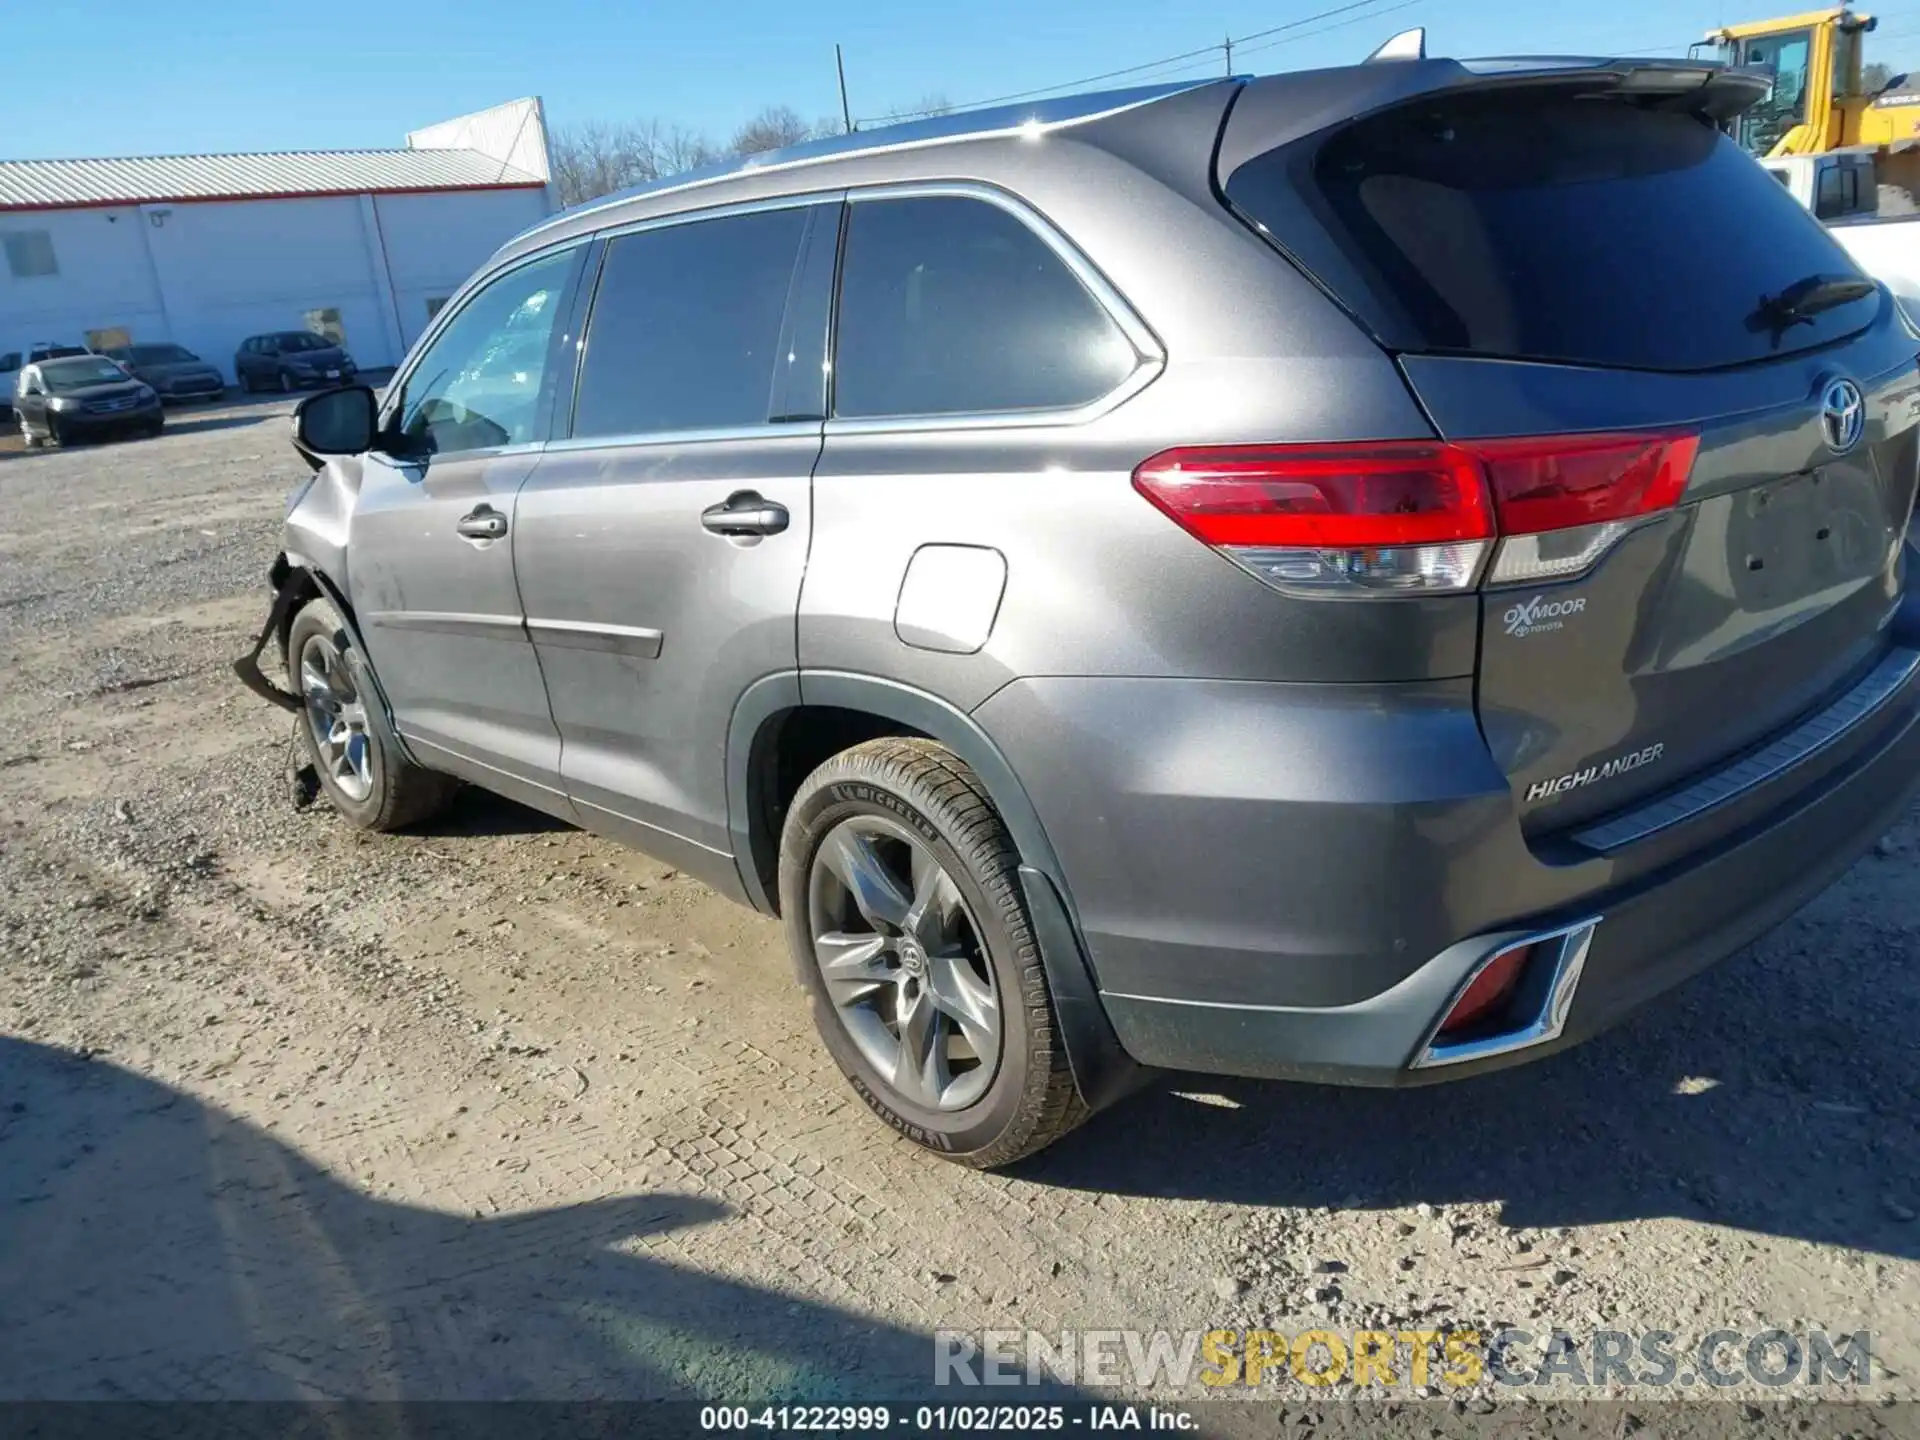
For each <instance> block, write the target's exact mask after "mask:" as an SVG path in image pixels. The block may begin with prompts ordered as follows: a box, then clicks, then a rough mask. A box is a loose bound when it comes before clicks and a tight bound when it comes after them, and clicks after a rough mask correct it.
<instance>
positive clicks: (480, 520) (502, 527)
mask: <svg viewBox="0 0 1920 1440" xmlns="http://www.w3.org/2000/svg"><path fill="white" fill-rule="evenodd" d="M453 528H454V529H455V530H457V531H459V532H460V533H461V534H462V535H464V536H466V537H467V539H469V540H498V539H499V538H500V537H501V536H502V535H504V534H506V533H507V517H506V516H504V515H502V514H501V513H500V512H499V511H498V510H496V509H494V508H493V507H492V506H491V505H477V506H475V507H474V508H473V509H472V510H470V511H468V512H467V513H466V514H465V515H462V516H461V517H460V519H459V521H458V523H456V524H455V525H454V527H453Z"/></svg>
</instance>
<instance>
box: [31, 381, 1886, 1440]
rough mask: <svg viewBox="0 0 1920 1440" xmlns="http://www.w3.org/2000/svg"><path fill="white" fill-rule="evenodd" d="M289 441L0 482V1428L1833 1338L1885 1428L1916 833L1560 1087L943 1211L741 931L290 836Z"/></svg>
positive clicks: (477, 822)
mask: <svg viewBox="0 0 1920 1440" xmlns="http://www.w3.org/2000/svg"><path fill="white" fill-rule="evenodd" d="M285 408H286V407H285V406H284V405H283V404H281V405H262V406H242V407H233V408H228V409H222V410H214V411H207V412H184V413H182V414H179V415H176V416H175V417H174V420H173V423H172V425H171V426H170V429H169V431H168V433H167V435H166V436H165V437H163V438H161V439H159V440H155V441H148V442H134V443H129V444H124V445H113V446H105V447H98V448H87V449H80V450H75V451H70V452H54V453H35V454H23V453H18V452H12V453H0V675H3V676H4V682H5V683H4V684H3V685H0V1295H4V1296H5V1297H6V1300H5V1302H4V1304H0V1399H6V1398H21V1397H41V1398H60V1397H90V1398H170V1397H200V1398H291V1397H301V1396H316V1395H318V1396H343V1397H369V1398H376V1399H378V1398H391V1397H396V1396H407V1397H414V1398H426V1397H444V1398H489V1397H501V1396H534V1395H538V1396H548V1397H560V1398H564V1397H585V1396H593V1397H626V1396H660V1395H679V1396H703V1397H706V1396H710V1397H714V1398H718V1399H729V1398H737V1397H739V1396H742V1395H745V1394H747V1393H760V1394H766V1393H774V1392H780V1393H787V1394H805V1393H824V1392H827V1391H835V1392H838V1393H845V1394H850V1395H859V1394H869V1395H888V1394H894V1393H906V1392H907V1391H909V1390H913V1391H918V1390H922V1389H924V1387H925V1384H926V1381H927V1379H928V1377H929V1374H930V1371H931V1354H932V1347H931V1345H930V1343H929V1341H928V1339H927V1336H928V1333H929V1332H930V1331H932V1330H933V1329H935V1328H936V1327H942V1326H951V1327H959V1328H965V1329H971V1330H975V1331H977V1330H979V1329H980V1328H981V1327H987V1326H993V1327H1021V1328H1032V1329H1037V1330H1042V1331H1047V1332H1050V1333H1053V1334H1056V1335H1057V1334H1058V1333H1059V1332H1060V1331H1062V1330H1064V1329H1111V1328H1119V1327H1138V1328H1143V1329H1148V1330H1156V1329H1169V1330H1174V1331H1185V1330H1189V1329H1206V1328H1215V1327H1247V1326H1257V1325H1264V1326H1271V1327H1273V1328H1276V1329H1279V1330H1282V1331H1284V1332H1286V1333H1288V1334H1293V1333H1295V1332H1297V1331H1299V1330H1300V1329H1302V1328H1306V1327H1310V1326H1313V1325H1320V1326H1325V1327H1329V1328H1334V1329H1341V1328H1353V1327H1362V1326H1378V1327H1379V1328H1385V1329H1396V1330H1397V1329H1431V1328H1448V1327H1451V1328H1470V1327H1473V1326H1479V1327H1481V1328H1492V1327H1497V1326H1499V1325H1501V1324H1506V1323H1512V1324H1518V1325H1521V1326H1528V1327H1532V1328H1534V1329H1537V1330H1545V1329H1546V1328H1548V1327H1550V1326H1552V1325H1561V1326H1565V1327H1567V1328H1569V1329H1571V1330H1573V1331H1575V1332H1576V1333H1582V1334H1584V1333H1586V1332H1590V1331H1592V1330H1594V1329H1597V1328H1616V1329H1622V1330H1631V1329H1647V1328H1654V1329H1670V1330H1674V1331H1677V1332H1680V1334H1681V1335H1682V1336H1683V1337H1684V1336H1690V1335H1698V1334H1703V1333H1705V1332H1706V1331H1708V1330H1711V1329H1713V1328H1716V1327H1717V1326H1721V1325H1724V1326H1726V1327H1727V1328H1730V1329H1735V1330H1741V1331H1755V1330H1761V1329H1765V1328H1769V1327H1772V1326H1781V1327H1784V1328H1787V1329H1789V1330H1796V1331H1807V1330H1811V1329H1826V1330H1830V1331H1841V1332H1851V1331H1855V1330H1859V1329H1862V1328H1865V1329H1868V1330H1871V1331H1872V1332H1873V1349H1874V1355H1875V1367H1874V1370H1873V1374H1872V1381H1871V1385H1870V1386H1869V1387H1868V1390H1867V1398H1869V1399H1871V1400H1885V1399H1888V1398H1892V1397H1900V1398H1909V1397H1913V1396H1914V1395H1915V1393H1916V1388H1917V1387H1920V1264H1916V1260H1917V1259H1920V1222H1916V1219H1915V1213H1916V1211H1920V1125H1917V1124H1916V1122H1917V1121H1920V1088H1917V1087H1920V1055H1917V1054H1916V1047H1917V1042H1916V1036H1917V1035H1920V1029H1916V1026H1915V1022H1914V1016H1915V1013H1916V1001H1920V976H1917V975H1916V969H1915V965H1914V954H1915V946H1916V939H1920V883H1917V882H1920V815H1915V816H1909V817H1908V819H1907V821H1906V822H1905V823H1904V824H1902V825H1901V826H1900V827H1898V828H1897V829H1896V830H1895V831H1894V833H1893V834H1891V835H1890V836H1888V837H1887V838H1886V839H1885V840H1884V841H1882V842H1881V844H1880V845H1879V847H1878V848H1877V850H1876V851H1875V852H1874V853H1872V854H1871V855H1869V856H1868V857H1867V858H1865V859H1863V860H1862V861H1861V862H1860V863H1859V864H1858V865H1857V866H1856V867H1855V868H1854V869H1853V870H1852V871H1851V872H1850V873H1849V874H1848V875H1847V876H1846V877H1845V878H1844V879H1843V880H1842V881H1841V882H1840V883H1839V884H1837V885H1836V886H1835V887H1834V888H1833V889H1832V890H1831V891H1830V892H1828V893H1827V894H1826V895H1824V896H1823V897H1821V898H1820V899H1819V900H1817V901H1816V902H1815V903H1814V904H1813V905H1811V906H1810V907H1809V908H1808V909H1807V910H1806V911H1805V912H1803V913H1802V914H1801V915H1799V916H1798V917H1797V918H1795V919H1794V920H1792V921H1790V922H1789V923H1787V924H1786V925H1784V926H1782V927H1781V928H1780V929H1779V930H1777V931H1776V932H1775V933H1773V934H1772V935H1770V936H1768V937H1767V938H1766V939H1764V940H1762V941H1761V942H1759V943H1758V944H1756V945H1755V946H1753V947H1752V948H1751V949H1750V950H1748V951H1747V952H1746V953H1744V954H1742V955H1740V956H1738V957H1736V958H1735V959H1733V960H1731V961H1729V962H1728V963H1727V964H1726V965H1724V966H1722V967H1721V968H1720V969H1719V970H1717V971H1716V972H1714V973H1712V974H1710V975H1708V976H1705V977H1703V978H1702V979H1700V980H1699V981H1697V982H1695V983H1694V984H1692V985H1691V986H1690V987H1688V988H1687V989H1685V990H1684V991H1682V992H1681V993H1679V994H1678V995H1676V996H1674V997H1671V999H1670V1000H1669V1001H1668V1002H1667V1003H1665V1004H1664V1005H1662V1006H1660V1007H1658V1008H1657V1009H1656V1010H1655V1011H1653V1012H1651V1013H1649V1014H1647V1015H1646V1016H1645V1017H1643V1018H1642V1019H1640V1020H1639V1021H1637V1022H1636V1023H1633V1024H1631V1025H1629V1026H1627V1027H1625V1028H1623V1029H1622V1030H1620V1031H1618V1032H1616V1033H1615V1034H1613V1035H1611V1036H1609V1037H1606V1038H1604V1039H1602V1040H1600V1041H1597V1042H1595V1043H1593V1044H1590V1045H1588V1046H1586V1047H1584V1048H1582V1049H1580V1050H1577V1051H1574V1052H1571V1053H1568V1054H1566V1055H1563V1056H1560V1057H1557V1058H1554V1059H1551V1060H1548V1061H1546V1062H1543V1063H1541V1064H1539V1065H1536V1066H1532V1067H1529V1068H1526V1069H1524V1070H1520V1071H1516V1072H1510V1073H1508V1074H1506V1075H1503V1076H1497V1077H1491V1078H1488V1079H1484V1080H1478V1081H1469V1082H1465V1083H1462V1084H1458V1085H1455V1086H1451V1087H1443V1088H1440V1089H1433V1090H1424V1091H1418V1092H1413V1093H1406V1094H1385V1093H1372V1092H1342V1091H1335V1090H1324V1089H1316V1088H1308V1087H1301V1086H1287V1085H1268V1084H1254V1083H1246V1082H1239V1081H1220V1080H1206V1079H1175V1080H1169V1081H1166V1082H1164V1083H1159V1084H1156V1085H1154V1086H1153V1087H1151V1088H1150V1089H1149V1090H1148V1091H1147V1092H1146V1093H1144V1094H1142V1095H1140V1096H1138V1097H1137V1098H1135V1099H1134V1100H1132V1101H1130V1102H1128V1103H1127V1104H1126V1105H1125V1106H1124V1107H1122V1108H1121V1109H1119V1110H1116V1111H1112V1112H1109V1113H1107V1114H1105V1115H1103V1116H1100V1117H1097V1118H1096V1119H1095V1120H1094V1121H1093V1122H1092V1123H1091V1124H1090V1125H1088V1126H1087V1127H1086V1128H1085V1129H1084V1130H1083V1131H1081V1132H1080V1133H1079V1134H1077V1135H1076V1136H1074V1137H1072V1138H1071V1139H1070V1140H1069V1141H1068V1142H1066V1143H1065V1144H1063V1145H1061V1146H1059V1147H1058V1148H1057V1149H1056V1150H1054V1151H1052V1152H1050V1153H1049V1154H1047V1155H1045V1156H1042V1157H1039V1158H1038V1159H1037V1160H1035V1161H1033V1162H1029V1163H1028V1164H1027V1165H1026V1166H1024V1167H1023V1168H1021V1169H1020V1171H1019V1172H1018V1173H1016V1174H1011V1175H979V1174H974V1173H970V1172H967V1171H964V1170H961V1169H958V1168H956V1167H953V1166H950V1165H946V1164H943V1163H940V1162H938V1161H937V1160H933V1159H931V1158H928V1157H924V1156H922V1155H921V1154H919V1153H917V1152H916V1151H914V1150H912V1149H911V1148H909V1147H908V1146H906V1145H905V1144H904V1143H902V1142H900V1141H898V1140H896V1139H895V1138H894V1137H893V1136H892V1135H891V1133H890V1132H888V1131H887V1130H886V1129H885V1128H884V1127H882V1126H880V1125H879V1124H877V1123H876V1122H874V1121H873V1120H872V1119H870V1118H869V1117H868V1115H867V1113H866V1112H865V1111H864V1110H863V1109H862V1107H861V1106H860V1105H859V1104H857V1103H856V1102H855V1101H854V1100H853V1098H852V1097H851V1095H850V1093H849V1092H848V1091H847V1089H846V1088H845V1087H844V1085H843V1084H842V1083H841V1081H840V1080H839V1078H838V1076H837V1075H836V1074H835V1073H834V1072H833V1071H832V1069H831V1067H830V1065H829V1064H828V1063H827V1061H826V1060H825V1059H824V1057H823V1055H822V1052H821V1050H820V1048H819V1046H818V1045H817V1043H816V1041H815V1038H814V1036H813V1033H812V1030H811V1028H810V1025H809V1022H808V1020H807V1017H806V1014H805V1011H804V1007H803V1005H802V1003H801V1000H800V997H799V994H798V992H797V991H796V990H795V988H794V987H793V984H792V982H791V979H790V974H789V970H788V967H787V961H786V959H785V957H784V953H783V951H782V948H781V943H780V937H779V934H778V931H777V928H776V926H775V925H774V924H773V923H771V922H769V921H766V920H764V919H761V918H759V917H756V916H754V915H752V914H749V913H748V912H746V911H744V910H741V909H738V908H735V907H733V906H731V905H729V904H728V903H727V902H725V901H722V900H721V899H719V898H718V897H716V896H715V895H713V894H712V893H710V892H708V891H707V890H705V889H704V888H703V887H701V886H699V885H698V884H696V883H694V882H692V881H689V880H687V879H685V878H684V877H682V876H679V875H677V874H676V873H675V872H674V871H672V870H671V869H668V868H666V867H664V866H662V865H661V864H659V863H657V862H655V861H652V860H650V859H648V858H647V857H646V856H643V855H640V854H637V853H634V852H632V851H628V850H623V849H620V848H618V847H617V846H615V845H613V844H611V843H609V842H606V841H602V840H599V839H596V838H594V837H591V836H588V835H585V834H582V833H579V832H576V831H573V830H570V829H566V828H563V827H560V826H557V825H555V824H554V823H552V822H549V821H547V820H545V819H542V818H540V817H538V816H535V815H533V814H531V813H530V812H527V811H524V810H521V809H518V808H516V807H514V806H512V805H509V804H507V803H505V802H502V801H497V800H494V799H491V798H489V797H487V796H485V795H482V794H478V793H473V792H468V793H466V794H464V795H463V796H462V798H461V799H460V800H459V801H458V802H457V803H456V804H455V806H454V808H453V810H452V811H451V813H450V814H448V815H447V816H446V817H444V818H443V819H441V820H439V821H436V822H435V823H434V824H432V825H430V826H428V827H426V828H425V829H423V830H421V831H418V832H416V833H411V834H407V835H402V836H362V835H358V834H354V833H352V832H349V831H348V830H346V829H345V828H343V827H342V826H340V825H339V824H337V823H335V822H334V821H333V820H332V819H331V817H330V816H329V815H328V813H327V812H326V810H325V809H324V807H320V808H315V809H310V810H305V811H301V810H296V809H295V808H294V807H293V805H292V804H291V803H290V800H289V798H288V787H287V785H286V781H285V767H286V756H287V739H288V723H287V717H286V716H284V715H282V714H280V713H279V712H277V711H273V710H270V709H268V708H267V707H265V706H263V705H261V704H260V703H259V702H258V701H256V700H254V699H253V698H252V697H251V696H249V695H247V694H246V693H245V692H243V691H242V690H241V689H240V688H239V686H238V685H237V684H236V683H235V682H234V681H233V679H232V678H231V676H230V674H229V673H228V671H227V668H226V665H227V662H228V661H229V660H230V659H231V657H232V656H233V655H234V654H236V653H238V652H239V651H240V650H242V649H243V648H244V647H245V643H246V640H247V638H248V636H249V633H250V631H251V629H252V627H253V625H254V624H255V622H256V621H257V619H258V617H259V614H260V613H261V607H262V605H263V604H264V600H265V594H264V588H263V587H264V574H265V569H266V565H267V563H268V561H269V559H270V557H271V555H272V553H273V550H274V548H275V544H276V537H277V534H278V519H279V514H280V509H281V502H282V497H283V496H284V494H285V492H286V491H287V489H288V488H289V487H290V486H291V485H292V483H293V482H294V481H295V480H297V479H298V478H299V475H300V474H301V473H302V472H301V469H300V467H299V464H298V462H297V461H296V460H295V458H294V456H293V455H292V453H291V451H290V450H289V449H288V447H287V444H286V439H285V423H284V419H282V418H280V417H282V416H283V415H284V413H285ZM1264 1393H1265V1394H1267V1395H1268V1397H1269V1398H1273V1397H1284V1398H1289V1399H1291V1400H1292V1401H1294V1402H1296V1403H1297V1402H1299V1401H1300V1400H1301V1398H1302V1397H1305V1398H1306V1399H1309V1400H1312V1401H1314V1402H1315V1403H1320V1404H1325V1403H1327V1397H1326V1395H1325V1393H1324V1392H1308V1391H1306V1390H1305V1389H1304V1388H1303V1387H1301V1386H1299V1385H1298V1384H1297V1383H1296V1382H1291V1381H1288V1382H1284V1384H1283V1385H1282V1386H1273V1385H1269V1387H1268V1388H1267V1390H1266V1391H1265V1392H1264ZM1668 1393H1679V1392H1677V1391H1673V1392H1668ZM1695 1393H1697V1392H1695ZM1726 1393H1727V1394H1728V1395H1730V1396H1731V1397H1732V1398H1734V1399H1735V1400H1749V1401H1750V1400H1757V1399H1762V1398H1766V1399H1774V1398H1778V1395H1779V1394H1780V1393H1784V1392H1768V1391H1766V1390H1764V1389H1761V1388H1758V1387H1753V1386H1747V1387H1744V1388H1736V1389H1734V1390H1732V1391H1729V1392H1726ZM1460 1398H1461V1399H1462V1401H1463V1402H1465V1401H1467V1399H1468V1397H1460ZM1492 1398H1493V1399H1494V1400H1497V1401H1499V1402H1500V1403H1501V1404H1502V1405H1507V1404H1513V1403H1516V1396H1515V1394H1514V1392H1513V1391H1511V1390H1508V1391H1503V1392H1500V1393H1495V1394H1493V1396H1492ZM1640 1398H1646V1397H1644V1396H1643V1397H1640ZM1470 1403H1471V1405H1472V1406H1475V1407H1481V1406H1484V1405H1485V1404H1486V1403H1487V1401H1486V1400H1485V1399H1484V1398H1483V1397H1481V1396H1480V1395H1475V1396H1473V1397H1472V1398H1471V1401H1470ZM1650 1403H1652V1404H1655V1405H1657V1404H1659V1401H1658V1399H1652V1400H1651V1401H1650ZM1724 1408H1725V1407H1723V1409H1724ZM1797 1408H1799V1409H1802V1410H1804V1409H1805V1408H1806V1407H1797ZM1734 1412H1737V1413H1738V1414H1745V1413H1746V1412H1743V1411H1738V1407H1734ZM1474 1413H1477V1412H1476V1411H1475V1410H1472V1409H1470V1410H1469V1411H1468V1416H1469V1418H1471V1416H1472V1415H1473V1414H1474ZM1622 1413H1623V1414H1624V1413H1625V1412H1622ZM1642 1413H1655V1412H1651V1411H1643V1412H1642ZM1729 1413H1733V1412H1729ZM1768 1413H1769V1414H1771V1413H1772V1412H1768ZM1871 1413H1882V1412H1877V1411H1876V1412H1871ZM1884 1413H1885V1414H1886V1415H1888V1416H1892V1415H1896V1414H1905V1413H1906V1412H1905V1410H1904V1408H1901V1409H1896V1410H1889V1411H1886V1412H1884ZM1629 1418H1631V1417H1629ZM1748 1418H1751V1417H1748ZM1638 1423H1639V1422H1638V1421H1635V1422H1634V1424H1633V1425H1630V1424H1628V1423H1627V1419H1622V1420H1621V1421H1620V1422H1619V1424H1618V1425H1617V1426H1613V1427H1612V1428H1609V1429H1608V1430H1607V1433H1609V1434H1619V1433H1630V1431H1631V1430H1632V1429H1633V1428H1634V1425H1637V1424H1638ZM1419 1433H1423V1434H1424V1433H1426V1432H1425V1431H1424V1430H1421V1431H1420V1432H1419Z"/></svg>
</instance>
